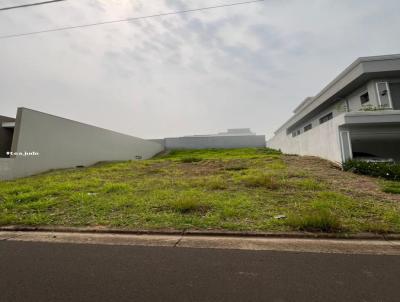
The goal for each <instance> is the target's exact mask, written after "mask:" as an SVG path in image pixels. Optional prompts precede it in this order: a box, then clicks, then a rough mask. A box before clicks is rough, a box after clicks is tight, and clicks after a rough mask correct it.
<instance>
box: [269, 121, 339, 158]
mask: <svg viewBox="0 0 400 302" xmlns="http://www.w3.org/2000/svg"><path fill="white" fill-rule="evenodd" d="M343 122H344V115H343V114H342V115H339V116H337V117H335V118H333V119H332V120H329V121H327V122H325V123H323V124H321V125H318V126H317V127H315V128H313V129H311V130H309V131H307V132H304V133H302V134H300V135H299V136H296V137H292V135H291V134H286V131H285V130H281V131H280V132H278V133H276V135H275V136H274V137H273V138H272V139H270V140H269V141H268V143H267V147H270V148H273V149H280V150H281V151H282V152H283V153H287V154H298V155H312V156H318V157H321V158H325V159H328V160H330V161H333V162H337V163H340V162H341V161H342V153H341V147H340V139H339V125H341V124H343Z"/></svg>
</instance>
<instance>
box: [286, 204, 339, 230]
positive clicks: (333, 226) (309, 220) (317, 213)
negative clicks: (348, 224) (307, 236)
mask: <svg viewBox="0 0 400 302" xmlns="http://www.w3.org/2000/svg"><path fill="white" fill-rule="evenodd" d="M287 224H288V225H289V226H290V227H292V228H293V229H295V230H299V231H308V232H328V233H329V232H337V231H340V230H341V229H342V227H341V224H340V221H339V219H338V218H337V217H336V216H334V215H333V214H331V213H330V211H328V210H327V209H314V210H312V211H310V212H306V213H304V214H297V215H293V216H290V217H289V219H288V220H287Z"/></svg>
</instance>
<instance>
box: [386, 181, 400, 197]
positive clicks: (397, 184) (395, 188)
mask: <svg viewBox="0 0 400 302" xmlns="http://www.w3.org/2000/svg"><path fill="white" fill-rule="evenodd" d="M382 191H383V192H385V193H391V194H400V181H391V182H386V183H384V184H383V189H382Z"/></svg>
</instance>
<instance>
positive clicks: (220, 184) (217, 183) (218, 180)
mask: <svg viewBox="0 0 400 302" xmlns="http://www.w3.org/2000/svg"><path fill="white" fill-rule="evenodd" d="M205 187H206V188H207V189H210V190H225V189H227V188H228V184H227V183H226V181H225V180H224V179H223V178H222V177H220V176H216V177H209V178H208V179H207V180H206V181H205Z"/></svg>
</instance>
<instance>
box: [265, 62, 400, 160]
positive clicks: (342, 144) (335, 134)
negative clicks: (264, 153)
mask: <svg viewBox="0 0 400 302" xmlns="http://www.w3.org/2000/svg"><path fill="white" fill-rule="evenodd" d="M357 117H358V118H359V120H362V123H354V121H356V120H357ZM356 124H357V125H356ZM373 145H374V146H376V145H378V146H379V147H378V148H376V147H372V146H373ZM267 146H268V147H271V148H275V149H280V150H282V151H283V152H285V153H291V154H299V155H312V156H319V157H322V158H325V159H328V160H331V161H333V162H337V163H342V162H343V161H345V160H348V159H351V158H353V156H355V155H359V154H367V153H368V154H369V153H371V154H372V155H374V156H377V157H390V158H393V159H395V160H399V157H400V55H390V56H380V57H367V58H359V59H358V60H356V61H355V62H354V63H353V64H352V65H350V66H349V67H348V68H347V69H346V70H345V71H344V72H343V73H342V74H340V75H339V76H338V77H337V78H336V79H335V80H334V81H333V82H332V83H330V84H329V85H328V86H327V87H325V88H324V89H323V90H322V91H321V92H320V93H319V94H318V95H317V96H315V97H311V98H307V99H306V100H304V101H303V103H301V104H300V105H299V106H298V107H297V108H296V109H295V111H294V115H293V116H292V118H290V119H289V120H288V121H287V122H286V123H285V124H284V125H283V126H282V127H280V128H279V129H278V130H277V131H276V132H275V136H274V137H273V138H272V139H270V140H269V141H268V143H267ZM397 148H398V149H397Z"/></svg>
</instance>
